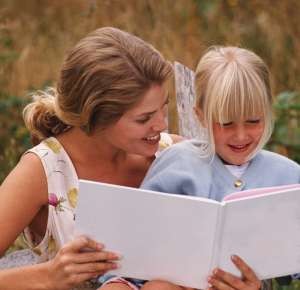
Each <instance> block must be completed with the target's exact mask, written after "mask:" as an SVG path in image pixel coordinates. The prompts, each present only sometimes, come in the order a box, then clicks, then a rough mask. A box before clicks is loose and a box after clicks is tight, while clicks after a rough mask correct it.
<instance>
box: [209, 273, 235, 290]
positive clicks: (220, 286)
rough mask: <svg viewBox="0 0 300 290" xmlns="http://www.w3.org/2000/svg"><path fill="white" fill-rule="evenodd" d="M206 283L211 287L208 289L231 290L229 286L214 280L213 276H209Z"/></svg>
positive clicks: (216, 279)
mask: <svg viewBox="0 0 300 290" xmlns="http://www.w3.org/2000/svg"><path fill="white" fill-rule="evenodd" d="M207 281H208V283H209V284H210V285H211V286H210V288H211V287H213V288H215V289H218V290H233V288H232V287H231V286H229V285H228V284H226V283H224V282H223V281H222V280H220V279H218V278H215V277H214V276H209V277H208V279H207Z"/></svg>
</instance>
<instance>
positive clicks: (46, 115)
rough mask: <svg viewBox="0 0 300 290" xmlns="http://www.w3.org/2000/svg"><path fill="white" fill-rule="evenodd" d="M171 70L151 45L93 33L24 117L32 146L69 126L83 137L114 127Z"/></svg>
mask: <svg viewBox="0 0 300 290" xmlns="http://www.w3.org/2000/svg"><path fill="white" fill-rule="evenodd" d="M172 71H173V69H172V66H171V64H170V63H169V62H168V61H166V60H165V59H164V58H163V56H162V55H161V54H160V53H159V52H158V51H157V50H156V49H155V48H154V47H153V46H151V45H150V44H148V43H146V42H145V41H143V40H142V39H140V38H138V37H136V36H134V35H132V34H130V33H127V32H124V31H122V30H119V29H116V28H112V27H104V28H100V29H97V30H95V31H94V32H92V33H90V34H89V35H87V36H86V37H85V38H83V39H82V40H80V41H79V43H78V44H77V45H76V46H75V47H74V48H73V49H71V51H70V52H69V53H68V55H67V57H66V58H65V61H64V63H63V65H62V69H61V72H60V76H59V79H58V84H57V88H56V89H50V90H47V91H45V92H39V93H37V94H36V95H34V101H33V102H32V103H31V104H29V105H28V106H27V107H26V108H25V109H24V112H23V115H24V121H25V124H26V126H27V128H28V129H29V130H30V132H31V135H32V139H33V141H34V143H38V142H40V141H41V140H43V139H45V138H47V137H49V136H53V135H58V134H60V133H61V132H63V131H65V130H68V129H69V128H71V127H73V126H77V127H81V128H82V129H83V130H85V132H86V133H87V134H89V133H91V132H93V131H94V130H95V128H105V127H107V126H108V125H111V124H113V123H114V122H116V121H117V120H118V119H119V118H120V117H121V116H122V115H123V114H124V112H125V111H127V110H128V109H129V108H131V107H132V106H134V105H135V104H136V103H137V102H139V101H140V100H141V98H142V97H143V96H144V94H145V93H146V91H147V90H149V89H150V87H151V86H152V85H154V84H158V85H161V84H163V83H164V82H165V81H166V80H167V79H168V78H169V77H170V76H171V75H172Z"/></svg>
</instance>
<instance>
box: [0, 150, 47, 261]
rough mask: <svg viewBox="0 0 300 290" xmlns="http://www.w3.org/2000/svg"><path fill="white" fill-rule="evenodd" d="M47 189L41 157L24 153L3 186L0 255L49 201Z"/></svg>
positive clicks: (0, 211)
mask: <svg viewBox="0 0 300 290" xmlns="http://www.w3.org/2000/svg"><path fill="white" fill-rule="evenodd" d="M47 192H48V191H47V181H46V176H45V173H44V170H43V167H42V164H41V162H40V160H39V159H38V157H37V156H35V155H34V154H30V153H29V154H26V155H24V156H23V157H22V159H21V160H20V162H19V163H18V165H17V166H16V167H15V168H14V169H13V171H12V172H11V173H10V174H9V175H8V176H7V178H6V179H5V180H4V182H3V183H2V185H1V187H0V233H1V239H0V256H1V255H3V254H4V253H5V251H6V250H7V248H8V247H9V246H10V245H11V244H12V243H13V242H14V240H15V239H16V238H17V236H18V235H19V234H20V233H21V232H22V231H23V230H24V228H25V227H26V226H28V225H29V224H30V223H31V222H32V221H33V220H34V217H35V216H36V214H37V213H38V212H39V210H40V209H41V208H42V207H43V206H45V205H47V204H48V193H47ZM44 226H46V225H44Z"/></svg>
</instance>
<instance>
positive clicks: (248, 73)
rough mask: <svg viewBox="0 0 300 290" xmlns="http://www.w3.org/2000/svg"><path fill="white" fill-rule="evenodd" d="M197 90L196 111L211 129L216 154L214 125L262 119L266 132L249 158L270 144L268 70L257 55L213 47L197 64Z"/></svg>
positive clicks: (210, 139)
mask: <svg viewBox="0 0 300 290" xmlns="http://www.w3.org/2000/svg"><path fill="white" fill-rule="evenodd" d="M195 90H196V95H197V102H196V107H197V108H198V109H200V111H201V115H202V116H203V120H202V123H203V125H204V126H205V127H206V128H207V129H208V136H209V141H210V143H211V150H212V152H213V153H215V144H214V138H213V127H212V126H213V122H219V123H221V124H224V123H228V122H232V121H241V120H247V119H251V118H253V117H257V116H260V117H261V118H262V119H263V120H264V122H265V127H264V131H263V134H262V137H261V140H260V142H259V144H258V146H257V148H256V150H255V152H253V153H252V154H251V156H249V158H251V157H252V156H254V154H255V153H256V152H257V151H259V150H260V149H261V148H262V147H263V146H264V145H265V144H266V142H267V141H268V140H269V138H270V136H271V134H272V129H273V118H272V102H273V98H272V93H271V89H270V80H269V70H268V68H267V66H266V64H265V63H264V61H263V60H262V59H261V58H260V57H259V56H257V55H256V54H255V53H253V52H251V51H249V50H247V49H243V48H238V47H230V46H228V47H218V46H215V47H211V48H210V49H209V50H208V51H207V52H206V54H205V55H204V56H203V57H202V58H201V59H200V61H199V63H198V66H197V69H196V76H195Z"/></svg>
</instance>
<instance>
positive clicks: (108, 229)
mask: <svg viewBox="0 0 300 290" xmlns="http://www.w3.org/2000/svg"><path fill="white" fill-rule="evenodd" d="M243 193H244V194H245V195H246V197H243V196H242V195H243ZM239 195H240V196H239ZM228 199H230V197H229V196H228ZM76 228H77V231H79V232H80V233H83V234H87V235H89V236H91V237H93V238H95V239H96V240H98V241H101V242H103V243H104V244H105V245H106V249H108V250H112V251H115V252H118V253H120V254H122V256H123V259H122V260H121V261H120V265H121V268H120V269H118V270H116V271H112V273H116V274H118V275H122V276H126V277H133V278H139V279H146V280H151V279H163V280H168V281H171V282H173V283H175V284H179V285H183V286H189V287H194V288H200V289H203V288H204V287H206V286H207V282H206V279H207V276H208V275H209V274H210V273H211V271H212V269H213V268H215V267H216V266H218V267H220V268H222V269H224V270H226V271H229V272H232V273H234V274H237V275H239V272H238V271H237V269H236V268H235V267H234V265H233V264H232V262H231V260H230V256H231V255H232V254H237V255H239V256H241V257H242V258H243V259H244V260H245V261H246V262H247V263H248V264H249V265H250V266H251V267H252V268H253V269H254V270H255V272H256V273H257V275H258V277H259V278H260V279H266V278H271V277H277V276H283V275H287V274H291V273H297V272H300V185H292V186H283V187H275V188H268V189H263V190H254V191H244V192H241V193H239V194H237V193H234V194H233V198H232V199H231V200H228V201H223V202H221V203H220V202H216V201H213V200H209V199H204V198H199V197H191V196H181V195H174V194H166V193H159V192H154V191H149V190H143V189H135V188H130V187H124V186H117V185H110V184H104V183H99V182H92V181H85V180H80V182H79V200H78V207H77V211H76Z"/></svg>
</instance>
